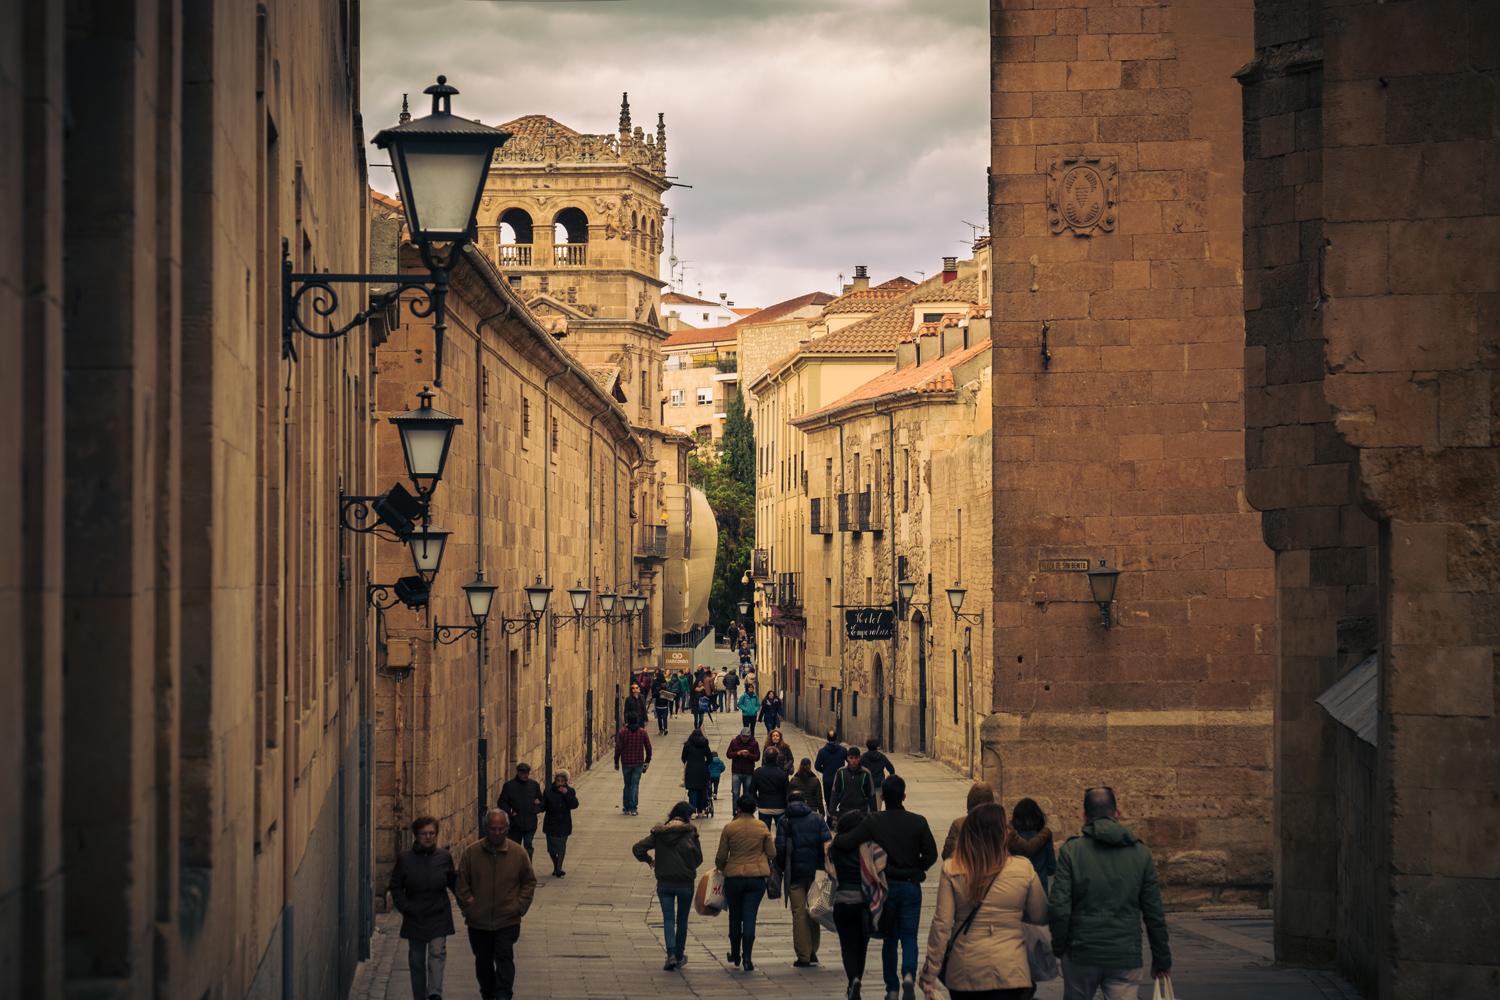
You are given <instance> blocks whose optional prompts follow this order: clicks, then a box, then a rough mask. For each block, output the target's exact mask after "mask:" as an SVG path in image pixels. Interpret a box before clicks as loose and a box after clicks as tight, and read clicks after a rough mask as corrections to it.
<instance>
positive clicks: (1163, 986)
mask: <svg viewBox="0 0 1500 1000" xmlns="http://www.w3.org/2000/svg"><path fill="white" fill-rule="evenodd" d="M1151 1000H1182V998H1181V997H1179V996H1178V995H1177V992H1176V991H1175V990H1173V989H1172V977H1171V976H1162V977H1161V978H1159V979H1157V980H1156V986H1155V987H1154V988H1153V989H1152V990H1151Z"/></svg>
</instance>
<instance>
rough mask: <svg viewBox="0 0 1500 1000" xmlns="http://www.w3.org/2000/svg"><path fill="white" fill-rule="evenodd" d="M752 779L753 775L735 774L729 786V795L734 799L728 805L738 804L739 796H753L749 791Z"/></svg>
mask: <svg viewBox="0 0 1500 1000" xmlns="http://www.w3.org/2000/svg"><path fill="white" fill-rule="evenodd" d="M754 777H755V775H753V774H736V775H735V776H734V781H733V782H732V783H731V784H730V786H729V794H730V795H732V796H733V797H734V801H733V802H731V803H730V805H734V804H735V803H737V802H739V800H740V796H742V795H751V794H753V793H752V792H751V791H750V789H751V787H752V784H753V782H752V781H751V779H752V778H754Z"/></svg>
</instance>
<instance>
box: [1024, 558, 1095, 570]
mask: <svg viewBox="0 0 1500 1000" xmlns="http://www.w3.org/2000/svg"><path fill="white" fill-rule="evenodd" d="M1036 569H1037V572H1038V573H1087V572H1088V571H1089V561H1088V560H1087V559H1043V560H1041V561H1040V562H1038V563H1037V564H1036Z"/></svg>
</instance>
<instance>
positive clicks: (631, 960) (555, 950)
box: [351, 715, 1359, 1000]
mask: <svg viewBox="0 0 1500 1000" xmlns="http://www.w3.org/2000/svg"><path fill="white" fill-rule="evenodd" d="M735 721H736V722H737V721H738V720H735ZM649 731H650V732H651V733H652V744H653V748H654V750H655V754H656V757H657V762H656V763H655V764H653V765H652V767H651V768H650V769H649V770H648V771H647V772H646V774H645V776H644V778H643V779H642V781H641V794H640V812H641V815H639V816H625V815H623V814H622V813H621V809H620V791H621V782H620V778H619V775H618V774H617V773H616V772H615V771H614V770H613V769H611V768H610V767H609V766H608V765H607V764H605V765H602V766H597V767H595V768H594V770H592V771H590V772H588V773H585V774H582V775H579V776H578V777H577V779H576V781H575V785H576V787H577V789H578V799H579V803H580V806H579V809H578V811H577V812H576V813H574V821H573V828H574V831H575V832H574V834H573V837H572V838H571V840H570V842H569V845H568V858H567V862H566V864H565V868H566V870H567V873H568V874H567V876H566V877H565V878H561V879H557V878H552V877H551V876H550V875H546V874H539V876H538V880H537V895H536V903H535V905H534V906H533V907H532V910H531V913H530V914H529V915H528V916H527V918H526V921H525V922H524V924H523V925H522V931H521V939H520V942H519V943H518V945H517V963H516V964H517V967H518V974H517V978H516V996H517V998H520V1000H592V998H606V997H613V998H621V997H630V998H632V1000H646V998H654V997H663V998H668V997H683V998H686V997H696V998H700V1000H731V998H744V997H841V996H842V995H843V983H844V978H843V971H842V969H841V968H840V967H839V960H838V954H839V952H838V939H837V937H836V936H835V935H834V934H832V933H831V932H826V931H825V932H824V934H823V943H822V945H821V947H820V958H821V959H822V960H823V963H824V964H823V965H822V966H821V967H820V968H816V969H796V968H793V967H792V964H791V963H792V960H793V958H794V957H795V955H794V953H793V950H792V940H791V919H790V916H789V914H788V912H787V910H786V909H785V907H784V904H783V902H782V901H776V900H766V901H765V902H764V903H763V904H762V905H761V909H760V916H759V922H758V928H757V935H756V943H755V952H756V970H755V971H754V972H753V973H745V972H742V971H738V970H731V969H730V968H729V966H728V963H727V962H726V961H725V953H726V951H727V950H728V928H727V921H726V920H725V918H724V917H722V916H721V917H711V918H710V917H700V916H698V915H697V914H692V915H691V916H690V918H689V921H688V964H687V967H686V968H685V969H683V970H681V971H677V972H664V971H663V970H662V967H661V966H662V962H663V959H664V957H665V952H664V948H663V945H662V936H661V934H662V921H661V910H660V908H659V906H658V905H657V902H656V893H655V881H654V879H653V878H652V876H651V872H650V870H649V869H648V868H646V866H644V865H642V864H640V863H639V862H637V861H636V860H635V859H634V858H633V857H632V856H631V854H630V846H631V845H632V844H633V843H634V842H635V841H636V840H638V839H639V838H641V837H642V836H644V835H645V834H646V833H647V831H649V829H650V828H651V826H652V825H653V824H656V823H659V822H661V821H662V820H663V819H664V818H665V816H666V814H667V811H668V810H669V809H670V808H671V806H672V805H673V803H675V802H677V801H679V800H681V799H683V798H684V797H685V796H684V793H683V790H682V787H681V779H682V767H681V764H680V763H679V758H680V755H681V748H682V743H683V740H684V739H685V738H686V736H687V734H688V733H689V732H690V731H691V716H685V715H679V716H675V717H674V718H673V720H672V724H671V733H670V734H669V735H668V736H666V737H661V738H658V737H657V736H656V735H655V726H654V724H653V725H651V726H650V727H649ZM705 732H706V733H707V735H708V737H709V739H710V741H711V742H712V743H713V745H714V746H715V748H716V749H718V750H719V751H720V753H722V752H723V751H724V748H725V747H726V746H728V743H729V740H730V739H731V738H732V737H733V736H734V735H735V733H737V732H738V726H737V725H734V724H732V723H731V722H730V720H729V719H728V718H720V719H718V720H717V722H716V723H715V724H711V725H708V726H706V727H705ZM782 732H783V733H784V734H785V735H786V737H787V741H788V742H789V743H790V744H791V746H792V750H793V752H794V754H796V756H797V757H798V758H801V757H804V756H806V757H811V756H813V755H814V753H815V752H816V750H817V748H818V746H819V745H821V742H822V741H821V740H820V739H815V738H813V737H810V736H808V735H807V734H804V733H802V732H800V731H799V730H797V729H796V728H795V727H792V726H790V725H784V726H783V727H782ZM760 735H761V734H760V733H759V731H758V730H757V736H760ZM762 739H763V737H762ZM891 756H892V759H893V761H894V762H895V764H896V767H897V769H898V771H899V773H901V774H902V775H903V776H904V777H905V778H906V779H907V788H908V804H909V806H910V808H912V809H913V810H914V811H916V812H919V813H921V814H923V815H924V816H926V817H927V819H928V822H929V824H930V825H931V826H932V830H933V835H934V837H935V839H936V840H937V841H938V843H939V844H941V843H942V840H943V837H944V836H945V835H946V833H947V830H948V826H949V824H950V823H951V822H952V821H953V818H954V817H955V816H957V815H958V814H959V812H960V811H961V810H962V809H963V804H964V797H965V795H966V793H967V791H968V785H969V782H968V779H967V778H965V777H963V776H960V775H958V774H956V773H955V772H953V771H952V770H950V769H948V768H947V767H944V766H943V765H940V764H937V763H935V762H933V761H930V760H927V759H925V758H922V757H917V756H912V755H909V754H892V755H891ZM717 812H718V815H717V816H716V817H714V818H712V819H708V820H704V821H702V822H700V824H699V829H700V835H701V837H702V841H703V851H704V855H705V859H706V860H705V870H706V868H707V867H709V866H711V865H712V860H711V859H712V857H713V852H714V850H715V848H716V847H717V846H718V842H719V831H720V830H721V829H722V828H723V826H724V824H725V823H726V822H727V821H728V818H729V815H730V812H731V807H730V805H729V776H728V775H727V774H726V775H725V777H724V779H723V780H722V781H721V783H720V789H719V799H718V803H717ZM1058 825H1061V824H1058ZM536 847H537V854H538V859H539V863H538V870H539V872H547V871H550V869H551V864H550V862H549V861H548V860H547V858H546V856H545V853H544V851H543V849H542V839H541V837H540V835H538V837H537V844H536ZM935 885H936V875H935V874H934V875H933V876H930V877H929V879H928V882H927V883H926V886H925V888H926V890H927V891H925V892H924V893H923V904H924V905H923V914H922V929H921V933H920V935H919V937H918V941H919V943H920V944H922V945H923V946H924V947H925V942H926V936H927V924H928V922H929V920H930V918H931V914H932V907H933V892H932V888H933V887H935ZM454 916H455V920H457V921H459V923H458V933H457V934H456V935H454V937H452V938H450V939H449V944H448V967H447V977H446V978H447V983H446V987H447V988H446V989H445V991H444V996H445V997H447V998H448V1000H478V997H479V991H478V987H477V985H476V983H475V979H474V964H473V958H472V954H471V952H470V951H469V946H468V941H467V938H466V937H465V935H464V931H463V925H462V922H461V918H459V917H458V913H457V908H456V907H455V912H454ZM1170 924H1171V928H1172V950H1173V955H1174V961H1175V962H1176V969H1175V970H1174V972H1175V975H1174V977H1173V978H1174V981H1175V984H1176V987H1177V992H1178V995H1179V998H1180V1000H1358V998H1359V994H1358V993H1356V992H1355V991H1354V990H1353V989H1352V988H1350V987H1349V986H1348V984H1346V983H1344V982H1343V981H1342V980H1340V979H1338V978H1337V977H1336V976H1332V975H1331V974H1328V973H1323V972H1315V971H1308V970H1302V969H1291V968H1283V967H1278V966H1276V965H1275V964H1274V963H1273V962H1271V961H1270V952H1269V950H1268V948H1269V942H1270V917H1269V914H1268V913H1266V912H1265V911H1243V910H1240V911H1233V912H1223V913H1217V914H1216V913H1212V912H1207V913H1205V912H1199V913H1181V914H1178V913H1174V914H1172V915H1171V916H1170ZM399 927H400V918H399V917H398V916H397V915H395V914H384V915H382V916H381V917H380V918H379V920H378V922H377V927H376V935H375V940H374V941H373V942H372V945H371V958H370V960H369V961H367V962H365V963H363V964H362V965H361V966H360V969H359V973H358V975H357V977H356V980H355V985H354V989H353V992H352V994H351V995H352V996H353V997H354V998H356V1000H407V998H409V997H410V996H411V987H410V985H409V980H408V975H407V971H406V949H405V944H404V942H402V941H401V940H400V938H399V936H398V931H399ZM879 969H880V942H878V941H874V942H871V948H870V959H869V966H868V969H867V981H868V978H869V976H871V975H873V977H874V981H873V982H872V983H870V985H874V986H875V987H876V989H875V990H873V991H871V990H867V991H866V995H867V996H874V997H876V998H879V997H880V995H881V994H880V991H879V978H880V971H879ZM1141 992H1142V996H1143V997H1144V998H1149V997H1150V996H1151V991H1150V989H1149V987H1147V988H1144V989H1143V990H1142V991H1141ZM1061 996H1062V986H1061V982H1060V981H1054V982H1050V983H1043V984H1041V986H1040V987H1039V989H1038V991H1037V998H1038V1000H1059V998H1060V997H1061Z"/></svg>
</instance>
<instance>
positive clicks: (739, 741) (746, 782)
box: [724, 726, 760, 802]
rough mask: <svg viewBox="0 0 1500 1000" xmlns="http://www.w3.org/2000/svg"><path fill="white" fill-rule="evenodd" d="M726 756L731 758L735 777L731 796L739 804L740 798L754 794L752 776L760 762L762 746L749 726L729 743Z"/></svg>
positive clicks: (731, 784)
mask: <svg viewBox="0 0 1500 1000" xmlns="http://www.w3.org/2000/svg"><path fill="white" fill-rule="evenodd" d="M724 756H725V757H728V758H729V773H730V774H731V775H733V776H734V779H733V781H732V782H731V783H730V788H729V791H730V795H731V797H732V798H733V800H734V801H735V802H738V801H739V800H740V796H742V795H751V794H753V793H752V792H751V790H750V776H751V775H753V774H754V773H755V764H756V762H757V761H758V760H760V744H759V743H757V742H756V741H755V737H754V736H751V735H750V727H749V726H746V727H744V728H743V729H741V730H740V734H739V735H738V736H736V737H735V738H734V739H732V740H730V741H729V747H728V748H727V749H726V750H725V751H724Z"/></svg>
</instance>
